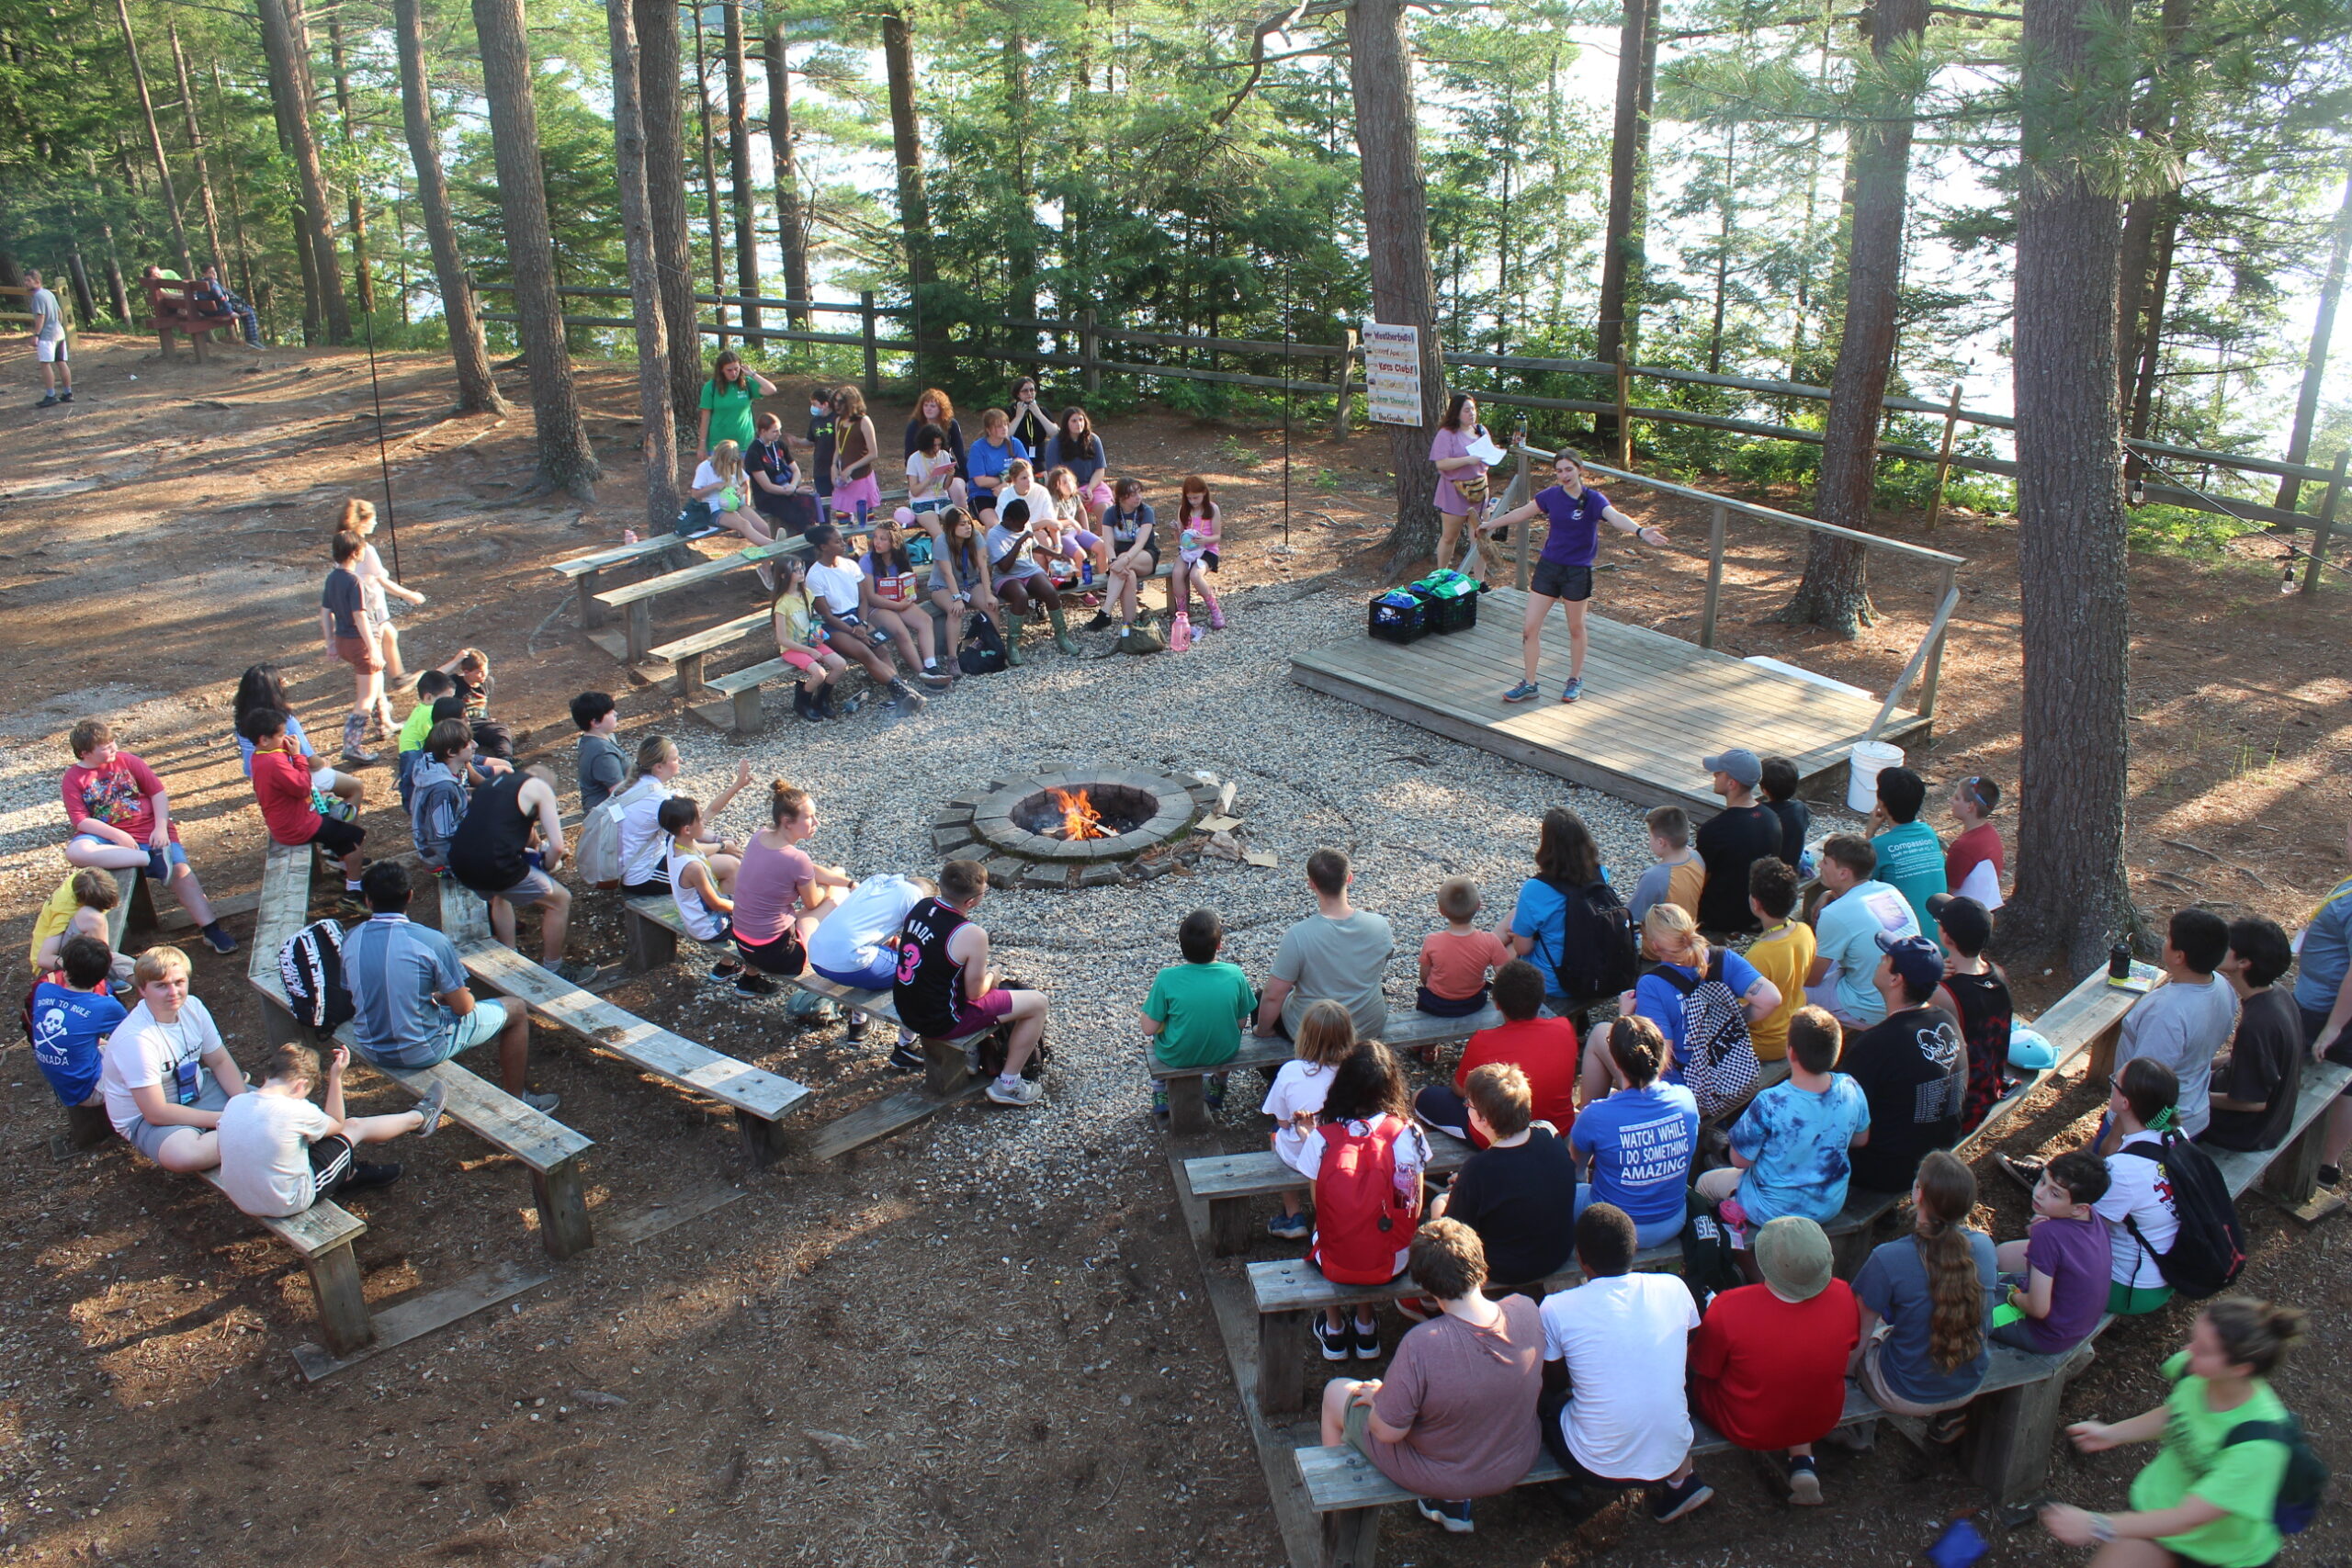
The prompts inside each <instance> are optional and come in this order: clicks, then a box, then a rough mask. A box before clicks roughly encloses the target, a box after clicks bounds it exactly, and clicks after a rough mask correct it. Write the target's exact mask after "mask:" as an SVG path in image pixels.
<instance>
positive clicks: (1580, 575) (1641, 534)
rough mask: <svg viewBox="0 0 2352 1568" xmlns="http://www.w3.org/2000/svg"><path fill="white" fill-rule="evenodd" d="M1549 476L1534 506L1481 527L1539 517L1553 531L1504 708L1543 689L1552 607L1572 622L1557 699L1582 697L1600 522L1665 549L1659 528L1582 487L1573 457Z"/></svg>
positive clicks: (1533, 587) (1531, 593)
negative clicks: (1540, 674) (1540, 669)
mask: <svg viewBox="0 0 2352 1568" xmlns="http://www.w3.org/2000/svg"><path fill="white" fill-rule="evenodd" d="M1552 475H1553V478H1554V479H1556V480H1557V481H1558V482H1557V483H1556V484H1554V485H1551V486H1550V487H1548V488H1546V489H1544V490H1543V491H1539V492H1537V494H1536V497H1535V499H1534V500H1532V501H1531V502H1528V503H1527V504H1526V505H1524V506H1522V507H1520V508H1518V509H1516V510H1515V511H1510V512H1506V513H1502V515H1500V516H1498V517H1490V518H1488V519H1487V521H1486V522H1484V523H1481V524H1479V525H1478V532H1480V533H1482V534H1490V533H1493V532H1495V531H1496V530H1497V529H1500V528H1508V527H1510V526H1511V525H1514V524H1520V523H1532V522H1533V521H1534V520H1535V518H1536V517H1537V516H1539V515H1541V516H1542V517H1543V518H1544V520H1545V521H1546V523H1547V524H1548V525H1549V528H1548V530H1547V532H1546V533H1545V535H1544V553H1543V555H1541V556H1540V557H1538V558H1536V562H1535V575H1534V577H1533V578H1532V580H1531V581H1530V582H1529V584H1528V590H1527V618H1526V620H1525V622H1524V623H1523V624H1522V625H1521V628H1520V634H1519V637H1520V658H1521V663H1522V666H1523V669H1524V676H1525V678H1524V679H1522V680H1521V682H1520V683H1519V684H1518V685H1516V686H1513V687H1512V688H1511V689H1510V691H1508V692H1505V693H1504V694H1503V701H1505V702H1507V703H1523V702H1526V701H1528V700H1529V699H1531V698H1532V697H1533V696H1534V695H1535V694H1536V692H1537V691H1538V690H1539V688H1538V687H1537V685H1536V683H1535V665H1536V661H1537V660H1540V659H1542V658H1543V656H1544V617H1545V616H1547V615H1550V614H1551V613H1552V606H1553V605H1554V604H1561V605H1563V606H1565V607H1566V611H1567V616H1568V681H1567V684H1566V685H1564V686H1562V687H1561V688H1560V700H1561V701H1562V702H1564V703H1572V702H1575V701H1576V700H1577V698H1578V697H1580V696H1582V695H1583V694H1584V655H1585V649H1586V646H1587V644H1588V641H1589V638H1588V637H1587V635H1586V632H1585V626H1584V617H1585V606H1586V605H1587V604H1590V603H1591V601H1592V562H1593V558H1594V556H1595V555H1597V554H1598V553H1599V551H1600V525H1601V524H1603V523H1606V524H1608V525H1610V526H1611V528H1614V529H1616V530H1617V531H1618V532H1619V533H1621V534H1631V535H1634V536H1635V537H1636V538H1639V539H1640V540H1641V541H1642V542H1643V543H1644V544H1647V545H1655V546H1657V547H1660V548H1664V547H1665V545H1666V533H1665V531H1664V530H1663V529H1661V528H1659V527H1658V526H1657V525H1656V524H1654V523H1636V522H1634V520H1633V519H1632V518H1630V517H1628V516H1626V515H1625V514H1624V513H1622V512H1620V511H1618V510H1617V509H1616V508H1615V507H1613V506H1611V505H1610V504H1609V498H1608V497H1607V496H1605V495H1603V494H1601V493H1600V491H1597V490H1594V489H1593V488H1592V487H1591V486H1589V485H1588V484H1586V483H1585V482H1584V464H1583V463H1582V462H1581V461H1579V460H1578V458H1577V455H1576V454H1575V453H1573V452H1563V453H1561V454H1560V455H1559V456H1558V457H1555V458H1553V459H1552Z"/></svg>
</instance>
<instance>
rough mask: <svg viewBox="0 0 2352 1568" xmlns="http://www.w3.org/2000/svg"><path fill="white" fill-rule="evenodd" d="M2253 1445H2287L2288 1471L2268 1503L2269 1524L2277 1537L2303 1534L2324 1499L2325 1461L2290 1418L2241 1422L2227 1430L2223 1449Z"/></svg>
mask: <svg viewBox="0 0 2352 1568" xmlns="http://www.w3.org/2000/svg"><path fill="white" fill-rule="evenodd" d="M2253 1442H2273V1443H2284V1444H2285V1445H2286V1446H2287V1470H2286V1473H2285V1474H2283V1475H2281V1476H2279V1478H2278V1496H2277V1497H2275V1498H2273V1499H2272V1500H2271V1504H2270V1522H2271V1524H2272V1526H2273V1527H2275V1528H2276V1529H2278V1533H2279V1534H2280V1535H2301V1534H2302V1533H2303V1532H2304V1531H2305V1530H2307V1529H2311V1528H2312V1520H2313V1519H2315V1518H2317V1517H2319V1506H2320V1505H2321V1504H2322V1503H2324V1502H2325V1501H2326V1500H2327V1461H2325V1460H2323V1459H2321V1458H2320V1457H2319V1455H2318V1454H2316V1453H2314V1452H2312V1445H2311V1442H2310V1440H2309V1439H2308V1438H2305V1437H2304V1436H2303V1424H2302V1423H2301V1421H2298V1420H2296V1419H2295V1418H2294V1417H2293V1416H2288V1417H2287V1418H2286V1419H2285V1420H2284V1421H2241V1422H2239V1423H2238V1424H2237V1425H2236V1426H2234V1427H2231V1428H2230V1435H2229V1436H2228V1437H2226V1438H2222V1447H2223V1448H2225V1449H2226V1448H2228V1447H2229V1446H2230V1445H2231V1444H2233V1443H2253Z"/></svg>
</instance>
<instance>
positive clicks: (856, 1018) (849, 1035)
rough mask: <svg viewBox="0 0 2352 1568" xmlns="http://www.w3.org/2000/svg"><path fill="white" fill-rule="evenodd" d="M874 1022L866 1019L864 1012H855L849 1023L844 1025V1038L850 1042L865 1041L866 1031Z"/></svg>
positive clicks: (850, 1016) (851, 1015)
mask: <svg viewBox="0 0 2352 1568" xmlns="http://www.w3.org/2000/svg"><path fill="white" fill-rule="evenodd" d="M872 1023H873V1020H872V1019H870V1018H868V1017H866V1016H865V1014H864V1013H862V1012H854V1013H852V1014H850V1015H849V1022H848V1023H847V1024H846V1025H844V1026H843V1028H842V1039H844V1040H849V1041H858V1040H863V1039H865V1031H866V1029H867V1027H868V1026H869V1025H871V1024H872Z"/></svg>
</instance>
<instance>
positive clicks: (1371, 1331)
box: [1350, 1318, 1380, 1361]
mask: <svg viewBox="0 0 2352 1568" xmlns="http://www.w3.org/2000/svg"><path fill="white" fill-rule="evenodd" d="M1350 1327H1351V1332H1352V1333H1353V1334H1354V1336H1355V1341H1356V1359H1357V1360H1359V1361H1377V1360H1378V1359H1380V1320H1379V1319H1378V1318H1374V1319H1373V1320H1372V1321H1371V1322H1370V1323H1366V1322H1365V1321H1364V1320H1363V1319H1362V1318H1357V1319H1356V1320H1355V1322H1354V1323H1353V1324H1352V1325H1350Z"/></svg>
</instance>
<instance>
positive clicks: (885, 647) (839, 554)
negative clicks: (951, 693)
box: [808, 523, 923, 714]
mask: <svg viewBox="0 0 2352 1568" xmlns="http://www.w3.org/2000/svg"><path fill="white" fill-rule="evenodd" d="M808 539H809V550H810V551H811V553H813V554H814V555H815V556H816V558H817V559H816V561H815V562H814V563H813V564H812V565H811V566H810V567H809V596H810V598H811V599H812V600H813V601H814V603H815V604H816V607H817V615H818V618H819V619H820V620H821V621H823V622H824V623H825V632H826V641H827V643H828V645H829V646H830V647H831V648H833V649H835V650H837V651H838V652H840V653H841V654H842V656H843V657H844V658H847V659H853V660H856V661H857V662H858V663H859V664H861V665H864V666H865V672H866V673H867V674H868V675H870V676H872V677H873V678H874V683H875V684H876V685H877V686H882V687H885V688H887V689H888V692H889V694H891V696H893V697H895V698H897V699H898V704H899V709H900V711H901V712H904V713H909V714H915V713H921V712H922V707H923V695H922V693H921V692H918V691H916V690H915V689H914V688H913V687H912V686H910V685H908V684H907V683H906V682H904V681H902V680H900V679H899V666H898V665H897V663H896V662H894V661H893V660H891V658H890V653H889V640H890V638H889V634H888V632H886V631H884V630H883V629H882V628H881V627H879V626H870V625H868V624H867V623H866V622H865V620H864V619H863V618H862V617H861V615H859V609H860V606H861V605H862V604H863V603H864V598H865V595H864V588H865V572H863V571H861V570H859V569H858V565H857V562H856V561H854V560H853V559H851V558H849V556H848V555H846V554H845V553H844V552H843V548H842V531H841V530H840V529H839V528H836V527H834V526H833V525H831V523H820V524H819V525H817V526H816V527H814V528H811V529H809V534H808Z"/></svg>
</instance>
